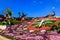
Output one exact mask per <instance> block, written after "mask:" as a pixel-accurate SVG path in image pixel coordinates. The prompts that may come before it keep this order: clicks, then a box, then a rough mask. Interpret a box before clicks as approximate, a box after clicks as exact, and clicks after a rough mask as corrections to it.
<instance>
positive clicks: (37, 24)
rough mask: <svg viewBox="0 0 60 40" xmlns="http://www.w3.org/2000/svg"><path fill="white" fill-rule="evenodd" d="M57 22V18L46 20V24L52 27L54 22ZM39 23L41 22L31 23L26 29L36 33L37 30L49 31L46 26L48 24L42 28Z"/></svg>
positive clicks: (48, 27)
mask: <svg viewBox="0 0 60 40" xmlns="http://www.w3.org/2000/svg"><path fill="white" fill-rule="evenodd" d="M57 20H59V19H58V18H51V19H49V20H47V21H48V22H47V21H46V23H48V24H49V23H50V24H51V25H53V23H54V21H57ZM50 21H51V22H50ZM52 21H53V22H52ZM40 22H41V20H36V21H33V22H32V23H30V24H29V25H28V26H27V29H29V30H37V31H39V30H50V29H51V27H50V26H48V24H46V25H47V26H44V25H43V26H39V23H40ZM50 24H49V25H50Z"/></svg>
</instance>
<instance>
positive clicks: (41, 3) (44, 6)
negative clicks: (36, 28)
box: [0, 0, 60, 17]
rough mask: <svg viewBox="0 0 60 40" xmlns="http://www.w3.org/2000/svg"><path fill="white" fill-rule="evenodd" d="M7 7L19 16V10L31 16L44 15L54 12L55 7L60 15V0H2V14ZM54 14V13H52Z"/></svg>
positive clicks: (0, 11) (0, 12)
mask: <svg viewBox="0 0 60 40" xmlns="http://www.w3.org/2000/svg"><path fill="white" fill-rule="evenodd" d="M7 7H9V8H10V9H11V11H13V12H14V14H13V16H17V17H18V12H19V11H20V12H24V13H25V14H27V16H30V17H42V16H46V15H48V14H50V13H52V8H54V9H55V12H56V16H60V14H59V13H60V0H0V14H3V10H6V9H7ZM52 14H53V13H52Z"/></svg>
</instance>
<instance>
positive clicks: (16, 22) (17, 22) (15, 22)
mask: <svg viewBox="0 0 60 40" xmlns="http://www.w3.org/2000/svg"><path fill="white" fill-rule="evenodd" d="M11 23H12V25H15V24H19V23H21V22H20V21H17V20H12V21H11Z"/></svg>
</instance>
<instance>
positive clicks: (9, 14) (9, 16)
mask: <svg viewBox="0 0 60 40" xmlns="http://www.w3.org/2000/svg"><path fill="white" fill-rule="evenodd" d="M4 13H5V14H6V16H7V17H8V18H11V17H12V14H13V12H11V10H10V8H7V11H4Z"/></svg>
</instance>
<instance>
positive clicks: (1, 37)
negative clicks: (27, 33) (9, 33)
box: [0, 35, 9, 40]
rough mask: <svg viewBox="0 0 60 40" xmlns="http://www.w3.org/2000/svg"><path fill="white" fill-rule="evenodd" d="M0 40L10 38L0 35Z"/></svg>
mask: <svg viewBox="0 0 60 40" xmlns="http://www.w3.org/2000/svg"><path fill="white" fill-rule="evenodd" d="M0 40H9V39H7V38H5V37H3V36H1V35H0Z"/></svg>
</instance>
